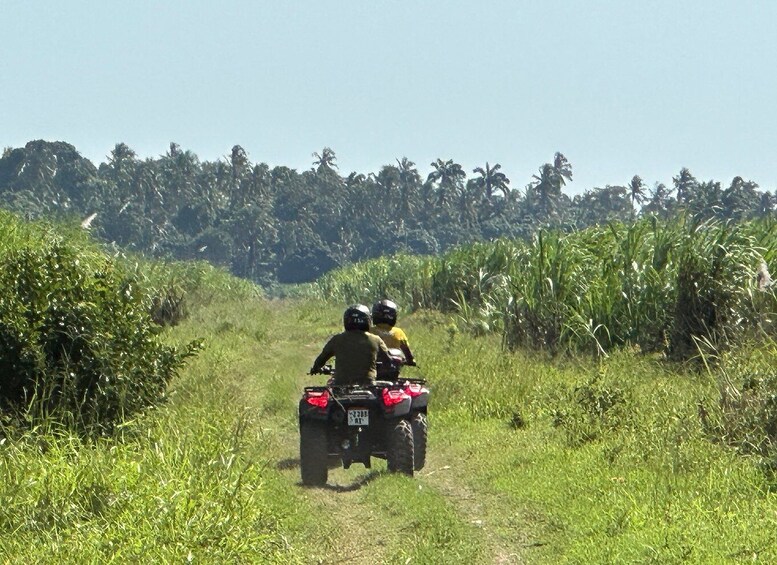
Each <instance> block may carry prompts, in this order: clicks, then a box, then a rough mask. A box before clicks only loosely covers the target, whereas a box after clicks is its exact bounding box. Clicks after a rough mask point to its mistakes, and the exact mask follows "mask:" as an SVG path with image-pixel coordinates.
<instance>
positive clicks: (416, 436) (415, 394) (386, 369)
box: [378, 348, 429, 471]
mask: <svg viewBox="0 0 777 565" xmlns="http://www.w3.org/2000/svg"><path fill="white" fill-rule="evenodd" d="M405 364H406V361H405V354H404V353H402V350H401V349H395V348H392V349H389V360H388V361H383V362H380V361H379V362H378V378H379V379H382V380H389V381H393V382H396V383H401V384H402V385H403V386H404V390H405V392H406V393H407V395H408V396H410V398H411V400H412V404H411V406H410V415H409V416H408V418H409V420H410V426H411V427H412V428H413V440H414V441H413V443H414V457H413V460H414V468H415V470H416V471H420V470H421V469H423V468H424V465H425V464H426V439H427V435H428V430H429V426H428V423H427V420H426V410H427V406H428V404H429V389H428V388H427V387H426V380H425V379H408V378H404V377H402V376H400V370H401V369H402V367H403V366H404V365H405Z"/></svg>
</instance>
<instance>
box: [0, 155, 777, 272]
mask: <svg viewBox="0 0 777 565" xmlns="http://www.w3.org/2000/svg"><path fill="white" fill-rule="evenodd" d="M430 166H431V172H430V173H429V174H428V175H426V177H425V178H424V176H423V175H422V174H421V172H420V171H419V170H418V167H417V165H416V164H415V163H414V162H413V161H411V160H409V159H408V158H406V157H403V158H401V159H396V160H395V161H394V162H393V163H390V164H387V165H384V166H383V167H381V168H380V170H379V171H377V172H376V173H375V172H371V173H368V174H365V173H359V172H351V173H350V174H347V175H344V174H342V173H341V172H340V171H339V169H338V166H337V157H336V154H335V152H334V151H333V150H332V149H330V148H328V147H325V148H323V150H322V151H321V152H316V153H313V154H312V159H311V168H310V169H309V170H306V171H302V172H300V171H297V170H295V169H292V168H289V167H285V166H276V167H270V166H268V165H267V164H266V163H261V162H257V163H253V162H251V160H250V159H249V158H248V155H247V153H246V151H245V150H244V149H243V148H242V147H241V146H240V145H235V146H234V147H233V148H232V150H231V152H230V154H229V155H228V156H226V157H224V158H223V159H219V160H216V161H201V160H200V159H199V158H198V157H197V155H196V154H195V153H193V152H192V151H189V150H184V149H182V148H181V147H180V146H179V145H178V144H175V143H171V144H170V147H169V150H168V151H167V152H165V154H164V155H162V156H160V157H158V158H146V159H140V158H138V156H137V155H136V153H135V152H134V151H133V150H132V149H131V148H130V147H128V146H127V145H126V144H124V143H118V144H117V145H116V146H115V147H114V148H113V150H112V151H111V152H110V155H109V156H108V158H107V161H105V162H103V163H100V164H99V165H97V166H96V165H95V164H93V163H92V162H91V161H90V160H89V159H86V158H84V157H82V156H81V155H80V153H79V152H78V151H77V150H76V148H75V147H74V146H72V145H70V144H68V143H64V142H48V141H43V140H36V141H30V142H29V143H27V144H26V145H25V146H24V147H19V148H6V149H5V150H4V151H3V154H2V158H0V206H2V207H4V208H6V209H10V210H12V211H14V212H17V213H20V214H22V215H24V216H26V217H29V218H38V217H49V216H57V217H63V216H65V217H71V218H72V217H77V218H78V219H79V221H82V222H83V223H84V225H85V226H88V227H90V229H92V230H93V232H94V233H95V234H96V235H97V236H98V237H99V238H101V239H103V240H105V241H107V242H113V243H115V244H116V245H119V246H121V247H125V248H130V249H134V250H137V251H140V252H143V253H146V254H149V255H152V256H156V257H171V258H175V259H204V260H207V261H210V262H211V263H214V264H217V265H221V266H225V267H227V268H229V269H230V270H231V271H232V272H233V273H234V274H236V275H238V276H241V277H245V278H248V279H251V280H254V281H256V282H258V283H262V284H272V283H274V282H282V283H295V282H305V281H310V280H313V279H315V278H317V277H318V276H320V275H321V274H323V273H326V272H328V271H330V270H332V269H333V268H336V267H339V266H342V265H345V264H348V263H352V262H355V261H360V260H363V259H367V258H373V257H379V256H382V255H388V254H394V253H399V252H405V253H412V254H424V255H426V254H438V253H441V252H444V251H446V250H447V249H449V248H451V247H453V246H456V245H459V244H465V243H471V242H477V241H488V240H493V239H496V238H499V237H510V238H522V239H529V238H531V237H532V235H533V234H535V233H536V231H537V230H538V229H539V228H556V229H560V230H562V231H567V232H570V231H573V230H577V229H582V228H585V227H589V226H593V225H602V224H605V223H609V222H612V221H622V222H630V221H633V220H635V219H636V218H638V217H640V216H645V215H655V216H658V217H660V218H668V217H671V216H673V215H676V214H678V213H683V212H685V213H687V214H690V215H692V216H694V217H696V218H697V219H699V220H705V219H712V218H717V219H722V220H737V221H738V220H744V219H750V218H755V217H764V216H769V215H772V214H773V213H774V210H775V205H776V204H777V195H775V193H771V192H769V191H768V190H761V189H760V188H759V186H758V185H757V184H756V183H754V182H752V181H749V180H745V179H744V178H743V177H739V176H737V177H735V178H734V179H733V180H732V181H731V183H730V184H729V185H728V186H725V185H723V184H721V182H719V181H712V180H711V181H699V180H697V179H696V178H695V177H694V176H693V175H692V174H691V172H690V171H689V170H688V169H686V168H683V169H681V170H680V172H679V173H678V174H677V176H676V177H673V178H672V182H671V184H670V185H669V186H667V185H664V184H662V183H656V184H655V185H654V186H653V187H648V186H647V185H646V184H645V182H644V181H643V180H642V179H641V178H640V177H639V176H638V175H634V177H633V178H632V179H631V180H629V181H628V182H626V183H624V184H623V185H615V186H610V185H608V186H605V187H596V188H592V189H590V190H586V191H585V192H583V193H582V194H579V195H575V196H574V197H570V195H568V194H566V193H565V192H564V188H565V186H566V184H567V182H569V181H571V180H572V165H571V163H570V162H569V161H568V160H567V159H566V157H565V156H564V155H563V154H561V153H556V154H555V155H554V157H553V159H552V162H549V163H545V164H543V165H541V166H540V167H539V168H538V171H537V173H536V174H534V175H533V176H532V177H531V179H529V181H528V183H526V184H525V185H524V186H523V188H515V187H514V186H511V182H510V179H509V178H508V177H507V176H506V175H505V174H504V173H503V172H502V171H501V165H500V164H498V163H494V164H491V163H485V164H484V165H483V166H481V167H477V168H475V169H473V170H472V171H471V172H470V173H469V174H468V171H466V170H465V169H464V168H463V167H462V165H461V164H459V163H457V162H455V161H454V160H452V159H447V160H446V159H437V160H435V161H434V162H432V163H430Z"/></svg>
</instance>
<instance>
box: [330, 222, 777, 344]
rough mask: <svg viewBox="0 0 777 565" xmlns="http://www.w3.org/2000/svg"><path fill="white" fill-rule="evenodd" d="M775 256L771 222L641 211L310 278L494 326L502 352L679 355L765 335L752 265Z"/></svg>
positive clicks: (348, 294)
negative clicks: (602, 223)
mask: <svg viewBox="0 0 777 565" xmlns="http://www.w3.org/2000/svg"><path fill="white" fill-rule="evenodd" d="M775 258H777V224H775V223H773V222H754V223H750V224H743V225H730V224H723V223H719V222H712V221H709V222H702V223H698V222H696V221H694V220H693V219H692V218H689V217H686V218H685V219H684V221H675V220H672V221H667V222H659V221H657V220H656V219H655V218H650V219H646V220H641V221H639V222H636V223H634V224H628V225H624V224H612V225H610V226H608V227H600V228H590V229H588V230H583V231H579V232H574V233H571V234H563V233H561V232H545V231H540V232H539V233H538V234H537V237H536V238H535V239H534V240H533V241H532V242H530V243H524V242H522V241H520V240H500V241H496V242H493V243H481V244H476V245H472V246H465V247H461V248H457V249H455V250H452V251H450V252H448V253H446V254H444V255H442V256H440V257H427V258H419V257H414V256H395V257H390V258H381V259H375V260H372V261H367V262H365V263H359V264H356V265H353V266H351V267H348V268H344V269H340V270H338V271H334V272H332V273H329V274H327V275H325V276H324V277H322V278H321V279H319V280H318V281H317V282H316V284H315V287H316V288H317V289H318V290H319V292H320V295H321V296H324V297H329V298H333V299H335V300H340V301H343V302H354V301H363V302H364V301H366V302H368V303H369V302H371V301H372V300H374V299H375V297H378V296H387V297H391V298H392V299H394V300H396V301H398V302H399V303H400V304H404V305H406V308H409V309H411V310H412V309H417V308H434V309H438V310H442V311H445V312H454V313H456V315H457V317H458V319H459V321H460V322H461V325H463V326H464V327H466V328H467V329H469V330H471V331H472V332H473V333H475V334H483V333H487V332H494V331H495V332H498V333H500V334H501V335H502V337H503V341H504V343H505V345H506V346H508V347H509V348H510V349H516V348H528V349H537V350H544V351H548V352H551V353H556V352H559V351H578V352H588V353H592V354H600V355H606V354H607V353H609V352H611V351H612V350H613V349H615V348H621V347H630V346H638V347H639V348H640V349H641V350H642V351H644V352H650V351H659V352H665V353H667V354H669V355H671V356H673V357H675V358H678V359H684V358H688V357H689V356H695V355H697V353H698V350H699V349H700V348H705V347H707V346H708V345H709V346H711V347H712V349H719V348H724V347H725V346H726V345H727V344H729V343H732V342H738V341H742V340H743V339H747V338H751V337H753V336H754V335H764V334H771V335H773V334H774V331H775V329H776V328H777V326H775V316H776V315H777V300H776V299H775V293H774V290H775V287H774V286H772V285H770V284H769V283H768V281H767V280H766V279H764V278H761V279H759V275H758V273H759V269H761V270H763V269H764V266H765V265H767V264H774V260H775ZM762 274H763V272H762ZM759 281H760V282H759Z"/></svg>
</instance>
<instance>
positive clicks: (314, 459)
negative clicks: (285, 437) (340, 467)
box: [299, 421, 329, 486]
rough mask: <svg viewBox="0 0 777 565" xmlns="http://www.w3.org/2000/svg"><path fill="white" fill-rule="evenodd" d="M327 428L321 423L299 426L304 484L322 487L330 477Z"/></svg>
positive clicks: (302, 423) (303, 423)
mask: <svg viewBox="0 0 777 565" xmlns="http://www.w3.org/2000/svg"><path fill="white" fill-rule="evenodd" d="M328 451H329V450H328V449H327V439H326V428H325V427H324V425H323V424H321V423H319V422H305V421H302V422H300V424H299V468H300V472H301V473H302V484H303V485H308V486H322V485H325V484H326V479H327V475H328V471H329V470H328V468H327V463H328Z"/></svg>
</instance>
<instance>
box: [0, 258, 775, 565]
mask: <svg viewBox="0 0 777 565" xmlns="http://www.w3.org/2000/svg"><path fill="white" fill-rule="evenodd" d="M138 268H139V269H143V268H144V267H143V266H142V265H140V266H139V267H138ZM190 268H191V269H195V270H196V269H199V267H191V266H181V269H182V271H181V272H182V273H184V272H187V269H190ZM160 272H161V273H162V275H165V273H166V271H164V272H162V271H160ZM157 274H158V273H157ZM157 274H154V273H152V274H149V275H148V277H149V280H152V278H153V277H155V276H157ZM165 276H167V275H165ZM181 277H182V278H181V279H180V280H181V281H188V282H187V283H186V284H187V285H191V286H189V287H188V290H187V292H188V293H189V294H187V296H190V297H191V303H190V309H189V317H188V318H186V319H185V320H183V321H182V322H181V324H180V325H178V326H176V327H173V328H167V329H166V330H165V331H164V333H163V337H164V340H165V341H166V342H167V343H169V344H174V345H180V344H185V343H188V342H190V341H191V340H194V339H203V340H204V349H203V350H202V352H200V354H199V355H197V356H196V357H194V358H192V359H190V360H189V362H188V364H187V366H186V367H185V368H184V370H183V371H182V372H181V374H180V375H179V376H178V377H177V378H175V379H174V380H173V382H172V383H171V385H170V387H169V390H168V395H167V401H166V402H165V403H163V404H162V405H160V406H158V407H156V408H153V409H149V410H147V411H145V412H142V413H139V414H137V415H136V416H135V417H134V419H132V420H130V421H127V422H125V423H124V424H123V425H121V426H120V427H119V428H118V429H117V430H116V432H115V433H114V435H113V436H111V437H103V438H99V439H94V440H91V441H84V440H82V439H79V438H77V437H75V436H73V435H71V434H69V433H68V432H66V431H64V430H61V429H59V428H57V427H56V426H49V427H45V426H44V427H40V428H36V429H33V430H32V431H29V430H28V431H19V430H17V429H14V428H10V427H7V426H6V427H5V428H3V430H2V431H3V434H2V439H0V527H2V531H3V535H2V536H0V560H3V561H7V562H12V563H15V562H31V563H37V562H68V563H76V562H77V563H83V562H88V563H111V562H113V563H126V562H174V563H179V562H193V563H196V562H201V563H222V562H228V563H334V562H350V563H376V562H386V563H397V564H403V563H429V564H436V563H521V562H526V563H679V562H690V563H736V562H745V561H747V562H760V563H770V562H775V561H777V549H775V547H777V546H776V545H775V543H774V541H775V540H774V539H773V538H774V537H775V534H774V532H775V526H776V525H777V524H775V522H776V521H777V500H775V494H774V493H773V489H774V480H773V475H772V472H773V471H772V469H773V468H774V466H775V464H774V453H773V451H772V450H771V448H770V446H769V445H768V442H765V443H763V444H761V445H758V446H755V443H758V442H757V441H754V439H757V438H758V437H759V436H758V434H759V433H760V437H761V438H763V437H764V435H763V434H764V430H766V429H768V426H769V424H770V422H772V421H773V420H772V419H771V418H772V412H770V409H771V406H772V405H771V404H770V401H769V399H770V398H771V396H770V395H772V396H773V394H772V390H773V386H774V367H775V366H777V347H775V345H774V343H773V342H769V341H766V342H763V341H762V342H755V343H754V344H748V345H747V346H744V345H743V346H740V347H739V348H732V349H729V350H728V351H726V352H725V353H722V354H719V355H718V356H717V358H710V361H711V364H710V366H709V369H708V370H707V369H704V367H703V366H700V365H698V364H696V365H690V364H689V365H688V366H685V365H678V364H672V363H668V362H667V361H666V360H665V359H664V358H663V357H661V356H657V355H645V354H642V353H639V352H638V350H637V348H624V349H622V350H620V351H616V352H614V353H612V354H611V355H610V356H609V357H607V358H601V359H599V360H596V359H593V358H591V357H587V356H583V357H574V356H564V355H562V356H556V357H555V358H550V357H549V356H547V355H546V354H544V353H534V354H526V353H507V352H505V351H504V350H503V349H502V341H501V339H500V337H499V336H498V335H496V334H493V333H486V334H484V335H482V336H481V337H474V336H473V335H472V332H470V331H467V330H468V329H469V327H468V326H466V324H465V327H464V329H462V325H461V324H460V323H459V322H460V321H461V320H458V321H457V319H456V314H455V313H454V314H452V315H447V314H441V313H439V312H431V311H424V310H420V311H418V312H416V313H415V314H414V315H412V316H407V315H402V317H401V318H400V326H401V327H403V328H404V329H406V330H407V332H408V335H409V337H410V341H411V345H412V347H413V350H414V352H415V353H416V356H417V358H418V362H419V367H418V368H416V369H413V368H408V369H407V373H406V374H407V375H408V376H425V377H426V378H428V379H429V382H430V385H431V387H432V394H433V396H432V404H431V408H430V415H429V422H430V444H429V459H428V463H427V466H426V468H425V469H424V470H423V471H421V472H419V473H417V474H416V476H415V477H414V478H408V477H403V476H394V475H390V474H388V473H387V472H386V468H385V463H384V462H382V461H375V465H374V469H373V470H372V471H368V470H365V469H364V468H363V467H361V466H358V465H356V466H354V467H353V468H351V469H349V470H347V471H346V470H332V471H331V474H330V481H329V485H328V487H327V488H320V489H311V488H303V487H302V486H301V485H300V484H299V468H298V461H297V457H298V435H297V421H296V403H297V400H298V398H299V392H300V390H301V388H302V386H303V385H305V384H307V383H312V382H322V377H310V376H305V372H306V371H307V370H308V368H309V367H310V364H311V363H312V360H313V359H314V358H315V356H316V355H317V354H318V352H319V351H320V348H321V346H322V345H323V343H324V341H325V340H326V339H327V337H328V336H329V335H331V334H332V333H335V332H337V331H339V328H340V322H341V315H342V308H343V306H344V305H345V304H341V305H331V304H326V303H323V302H322V301H320V300H305V301H303V300H298V301H295V300H264V299H262V298H261V297H260V296H259V294H260V293H258V292H256V291H255V290H252V289H251V288H248V287H245V286H244V285H242V283H238V282H235V281H234V280H232V279H230V278H229V277H226V275H224V274H223V273H220V272H218V271H215V270H214V271H210V270H205V271H202V272H201V274H200V275H197V276H194V277H193V278H192V279H191V280H190V279H188V278H186V277H188V275H184V274H182V275H181ZM159 280H164V277H163V276H160V277H159ZM477 280H480V281H482V284H483V287H484V288H485V285H486V280H487V279H485V278H483V277H478V278H477ZM181 284H183V283H181ZM489 284H490V283H489ZM198 289H199V290H198ZM458 315H459V316H460V315H461V312H459V313H458ZM726 399H727V400H726ZM724 400H725V401H724ZM702 412H704V413H705V414H706V416H705V417H702V416H701V413H702ZM756 447H757V449H756Z"/></svg>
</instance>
